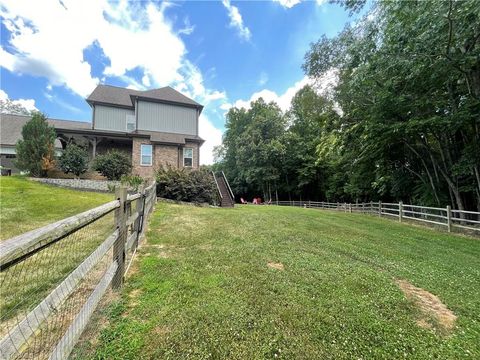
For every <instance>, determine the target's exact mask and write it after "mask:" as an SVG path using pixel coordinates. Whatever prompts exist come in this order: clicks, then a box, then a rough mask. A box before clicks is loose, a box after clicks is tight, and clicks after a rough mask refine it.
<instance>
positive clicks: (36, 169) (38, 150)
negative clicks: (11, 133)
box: [15, 112, 56, 177]
mask: <svg viewBox="0 0 480 360" xmlns="http://www.w3.org/2000/svg"><path fill="white" fill-rule="evenodd" d="M22 138H23V139H22V140H19V141H18V142H17V145H16V153H17V158H16V161H15V164H16V166H17V167H18V168H19V169H20V170H23V171H28V172H30V175H31V176H34V177H38V176H45V175H46V172H47V170H48V168H49V167H51V166H52V162H53V160H54V158H55V153H54V143H55V138H56V134H55V129H54V128H53V127H52V126H49V125H48V123H47V118H46V116H45V115H44V114H42V113H40V112H35V113H33V116H32V119H31V120H30V121H28V122H27V123H26V124H25V125H24V126H23V128H22Z"/></svg>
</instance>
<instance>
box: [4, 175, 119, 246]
mask: <svg viewBox="0 0 480 360" xmlns="http://www.w3.org/2000/svg"><path fill="white" fill-rule="evenodd" d="M113 199H114V195H113V194H103V193H95V192H86V191H76V190H70V189H63V188H59V187H54V186H49V185H45V184H40V183H37V182H35V181H29V180H28V179H26V178H25V177H22V176H2V177H0V240H5V239H9V238H11V237H13V236H16V235H20V234H22V233H24V232H27V231H30V230H33V229H36V228H39V227H41V226H44V225H47V224H49V223H51V222H54V221H58V220H61V219H63V218H66V217H69V216H72V215H75V214H78V213H80V212H82V211H86V210H88V209H92V208H94V207H96V206H99V205H102V204H104V203H106V202H108V201H111V200H113Z"/></svg>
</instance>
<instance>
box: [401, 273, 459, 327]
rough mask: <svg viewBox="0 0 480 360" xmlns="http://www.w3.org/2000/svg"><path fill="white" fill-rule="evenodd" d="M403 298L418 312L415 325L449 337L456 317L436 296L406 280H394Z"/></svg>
mask: <svg viewBox="0 0 480 360" xmlns="http://www.w3.org/2000/svg"><path fill="white" fill-rule="evenodd" d="M395 282H396V283H397V285H398V286H399V287H400V289H401V290H402V292H403V293H404V294H405V297H406V298H407V299H408V300H410V301H412V302H413V303H414V304H415V306H416V307H417V308H418V309H419V311H420V317H419V318H418V319H417V325H418V326H420V327H422V328H425V329H430V330H434V331H436V332H438V333H439V334H440V335H443V336H446V335H449V334H450V333H451V332H452V331H453V330H454V328H455V320H456V319H457V316H456V315H455V314H454V313H453V311H452V310H450V309H448V308H447V306H446V305H445V304H444V303H442V301H441V300H440V299H439V298H438V296H436V295H433V294H432V293H429V292H428V291H426V290H424V289H422V288H418V287H416V286H414V285H412V284H410V283H409V282H408V281H406V280H396V281H395Z"/></svg>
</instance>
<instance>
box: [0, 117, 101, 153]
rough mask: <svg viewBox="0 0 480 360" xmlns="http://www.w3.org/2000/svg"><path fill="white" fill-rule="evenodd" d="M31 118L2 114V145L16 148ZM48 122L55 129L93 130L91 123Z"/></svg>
mask: <svg viewBox="0 0 480 360" xmlns="http://www.w3.org/2000/svg"><path fill="white" fill-rule="evenodd" d="M31 118H32V117H31V116H25V115H13V114H0V145H3V146H15V144H16V143H17V141H18V140H20V139H21V138H22V128H23V126H24V125H25V124H26V123H27V122H28V121H29V120H30V119H31ZM47 122H48V123H49V124H50V125H51V126H53V127H54V128H55V129H70V130H73V129H91V128H92V124H91V123H90V122H82V121H71V120H60V119H48V120H47Z"/></svg>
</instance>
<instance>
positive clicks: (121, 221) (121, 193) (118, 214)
mask: <svg viewBox="0 0 480 360" xmlns="http://www.w3.org/2000/svg"><path fill="white" fill-rule="evenodd" d="M115 197H116V198H117V199H118V200H120V206H119V207H118V208H117V209H116V210H115V225H116V227H117V230H118V238H117V240H116V241H115V243H114V244H113V261H117V263H118V268H117V272H116V273H115V275H114V276H113V279H112V288H114V289H119V288H120V287H121V286H122V284H123V275H124V273H125V241H126V238H127V226H126V225H127V224H126V220H127V219H126V217H125V210H126V206H125V200H126V199H127V188H126V187H124V186H121V187H117V188H115Z"/></svg>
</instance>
